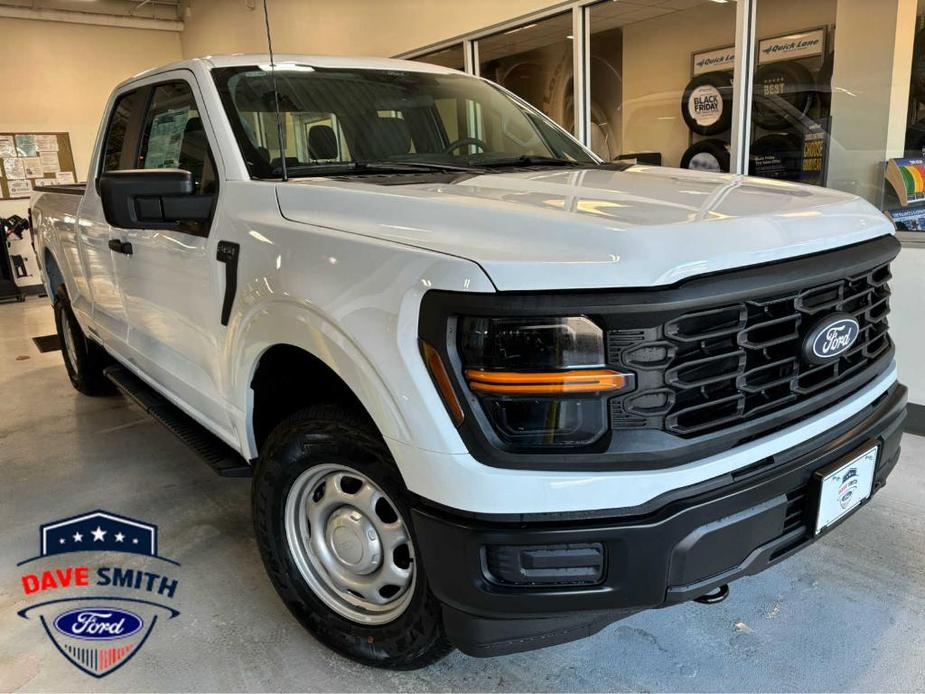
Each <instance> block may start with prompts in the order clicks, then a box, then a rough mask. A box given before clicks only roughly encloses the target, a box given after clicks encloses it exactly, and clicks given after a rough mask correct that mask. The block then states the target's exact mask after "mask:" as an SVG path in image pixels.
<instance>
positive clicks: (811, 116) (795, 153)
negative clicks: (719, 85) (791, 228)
mask: <svg viewBox="0 0 925 694" xmlns="http://www.w3.org/2000/svg"><path fill="white" fill-rule="evenodd" d="M836 4H837V3H836V0H773V2H768V1H767V0H760V1H759V2H758V4H757V8H756V22H755V34H756V41H755V56H754V63H755V69H754V73H753V75H754V77H753V90H752V108H751V126H752V127H751V138H750V140H751V141H750V148H749V165H748V172H749V173H750V174H752V175H755V176H762V177H764V178H774V179H782V180H785V181H798V182H803V183H812V184H815V185H826V182H827V176H826V173H827V171H826V169H827V164H828V163H829V162H828V161H827V158H828V154H829V150H830V134H831V132H832V122H833V118H832V111H831V106H832V88H831V81H832V70H833V65H834V56H835V54H834V45H833V44H834V41H833V39H834V37H835V33H836V32H835V29H834V27H835V19H836Z"/></svg>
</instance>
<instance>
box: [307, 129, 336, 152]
mask: <svg viewBox="0 0 925 694" xmlns="http://www.w3.org/2000/svg"><path fill="white" fill-rule="evenodd" d="M308 156H309V157H311V158H312V159H313V160H315V161H318V160H319V159H337V135H336V134H335V133H334V128H332V127H331V126H330V125H316V126H314V127H312V129H311V130H309V131H308Z"/></svg>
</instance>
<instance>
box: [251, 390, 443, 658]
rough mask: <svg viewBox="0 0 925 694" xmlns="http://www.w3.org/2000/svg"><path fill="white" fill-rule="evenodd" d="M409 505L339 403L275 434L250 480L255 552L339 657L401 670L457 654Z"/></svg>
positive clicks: (381, 451) (364, 429)
mask: <svg viewBox="0 0 925 694" xmlns="http://www.w3.org/2000/svg"><path fill="white" fill-rule="evenodd" d="M406 496H407V491H406V490H405V487H404V484H403V483H402V481H401V477H400V476H399V474H398V472H397V470H396V468H395V464H394V461H393V460H392V458H391V455H390V454H389V451H388V449H387V448H386V446H385V444H384V443H383V441H382V439H381V437H379V435H378V433H377V432H376V431H375V430H374V428H373V427H372V425H371V424H369V423H368V422H367V421H366V420H365V419H364V418H363V417H362V416H359V415H357V414H356V413H355V412H353V411H352V410H349V409H347V408H344V407H341V406H336V405H324V406H315V407H311V408H308V409H306V410H303V411H301V412H298V413H296V414H295V415H293V416H291V417H290V418H288V419H287V420H285V421H284V422H282V423H281V424H280V425H279V426H277V427H276V429H274V431H273V432H272V433H271V434H270V436H269V437H268V439H267V441H266V443H265V445H264V447H263V450H262V451H261V455H260V459H259V462H258V464H257V468H256V470H255V473H254V482H253V512H254V527H255V531H256V534H257V542H258V544H259V546H260V552H261V555H262V557H263V561H264V565H265V566H266V569H267V572H268V573H269V575H270V579H271V580H272V582H273V585H274V587H275V588H276V590H277V592H278V593H279V594H280V596H281V597H282V599H283V601H284V602H285V603H286V606H287V607H288V608H289V610H290V611H291V612H292V613H293V615H295V617H296V618H297V619H298V620H299V621H300V622H301V623H302V624H303V625H304V626H305V627H306V628H307V629H308V630H309V631H311V632H312V633H313V634H314V635H315V636H316V637H317V638H318V639H319V640H321V641H323V642H324V643H326V644H327V645H328V646H330V647H331V648H333V649H334V650H337V651H339V652H340V653H343V654H344V655H346V656H348V657H350V658H352V659H354V660H357V661H359V662H361V663H364V664H367V665H375V666H378V667H385V668H390V669H402V670H410V669H415V668H419V667H423V666H425V665H428V664H430V663H432V662H435V661H436V660H439V659H440V658H442V657H443V656H444V655H446V654H447V653H448V652H449V651H450V645H449V643H448V641H447V640H446V636H445V633H444V630H443V623H442V618H441V611H440V605H439V603H438V602H437V599H436V598H435V597H434V596H433V594H432V593H431V591H430V589H429V587H428V585H427V579H426V576H425V575H424V571H423V565H422V564H421V562H420V561H419V560H418V558H417V555H416V551H415V544H414V535H413V532H412V528H411V525H410V523H409V521H410V509H409V507H408V504H407V501H406Z"/></svg>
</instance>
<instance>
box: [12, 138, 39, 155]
mask: <svg viewBox="0 0 925 694" xmlns="http://www.w3.org/2000/svg"><path fill="white" fill-rule="evenodd" d="M16 151H17V152H18V153H19V156H21V157H34V156H35V155H36V154H38V153H39V149H38V147H37V146H36V144H35V135H17V136H16Z"/></svg>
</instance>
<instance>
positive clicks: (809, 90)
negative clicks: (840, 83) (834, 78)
mask: <svg viewBox="0 0 925 694" xmlns="http://www.w3.org/2000/svg"><path fill="white" fill-rule="evenodd" d="M815 93H816V81H815V80H814V79H813V76H812V73H810V71H809V70H807V69H806V68H805V67H803V66H802V65H800V64H799V63H794V62H790V61H786V60H785V61H781V62H779V63H769V64H768V65H762V66H761V67H760V68H758V70H757V71H756V72H755V87H754V100H753V105H752V121H753V122H754V123H755V125H758V126H760V127H762V128H765V129H766V130H783V129H786V128H789V127H792V126H795V125H798V124H799V123H800V122H801V120H802V119H803V117H804V116H806V114H807V113H809V110H810V109H811V108H812V106H813V99H814V98H815Z"/></svg>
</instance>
